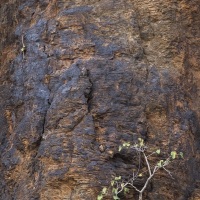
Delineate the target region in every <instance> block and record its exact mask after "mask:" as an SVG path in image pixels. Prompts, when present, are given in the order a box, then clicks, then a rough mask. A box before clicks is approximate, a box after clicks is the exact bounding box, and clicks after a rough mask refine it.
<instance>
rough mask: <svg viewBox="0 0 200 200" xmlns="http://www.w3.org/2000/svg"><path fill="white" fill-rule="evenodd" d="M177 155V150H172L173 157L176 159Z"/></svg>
mask: <svg viewBox="0 0 200 200" xmlns="http://www.w3.org/2000/svg"><path fill="white" fill-rule="evenodd" d="M176 155H177V153H176V151H172V152H171V157H172V159H175V158H176Z"/></svg>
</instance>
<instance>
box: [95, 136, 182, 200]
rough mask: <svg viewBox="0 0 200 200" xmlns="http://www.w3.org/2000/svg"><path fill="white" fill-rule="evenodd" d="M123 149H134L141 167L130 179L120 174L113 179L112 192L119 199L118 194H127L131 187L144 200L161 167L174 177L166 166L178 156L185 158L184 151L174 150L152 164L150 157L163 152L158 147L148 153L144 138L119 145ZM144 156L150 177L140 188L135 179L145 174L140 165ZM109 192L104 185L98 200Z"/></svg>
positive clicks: (115, 198)
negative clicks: (123, 178)
mask: <svg viewBox="0 0 200 200" xmlns="http://www.w3.org/2000/svg"><path fill="white" fill-rule="evenodd" d="M122 149H132V150H134V151H135V152H136V153H137V155H138V158H139V159H138V160H139V163H138V164H139V167H138V170H137V172H136V173H134V172H133V174H132V175H131V178H130V179H129V180H122V177H121V176H118V177H115V178H114V179H113V180H112V181H111V187H112V193H113V199H114V200H119V199H120V198H119V197H118V195H119V194H120V193H121V192H124V193H125V194H126V193H127V192H129V188H134V189H135V190H136V191H137V192H138V193H139V200H142V196H143V193H144V191H145V189H146V188H147V185H148V183H149V182H150V180H151V179H152V178H153V177H154V175H155V174H156V172H157V171H158V170H160V169H163V170H165V171H166V172H167V173H168V174H169V176H170V177H171V178H173V177H172V174H171V172H170V171H169V170H168V169H166V166H167V165H169V164H170V163H171V161H172V160H174V159H175V158H177V157H178V156H180V157H181V158H183V153H182V152H180V153H179V154H178V153H177V152H176V151H172V152H171V153H170V155H169V156H168V157H167V158H166V159H165V160H159V161H158V162H156V163H155V164H154V165H153V166H151V165H150V161H149V157H150V156H152V155H153V154H157V155H158V154H160V153H161V151H160V149H157V150H155V151H153V152H152V153H150V154H149V155H147V149H148V147H147V146H146V145H145V144H144V140H143V139H141V138H139V139H138V143H135V144H134V145H131V144H130V143H129V142H125V143H123V144H122V146H119V152H120V151H121V150H122ZM142 157H143V158H144V160H145V165H146V167H147V171H148V178H147V179H146V181H145V183H144V185H143V187H142V188H141V189H139V188H138V187H136V184H135V181H136V180H137V179H138V177H142V176H143V172H142V173H141V167H140V166H141V158H142ZM107 192H108V189H107V188H106V187H104V188H103V189H102V191H101V192H100V194H99V195H98V197H97V200H102V199H103V197H104V196H105V195H106V194H107Z"/></svg>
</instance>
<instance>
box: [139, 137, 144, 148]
mask: <svg viewBox="0 0 200 200" xmlns="http://www.w3.org/2000/svg"><path fill="white" fill-rule="evenodd" d="M138 140H139V145H140V147H143V146H144V140H143V139H142V138H138Z"/></svg>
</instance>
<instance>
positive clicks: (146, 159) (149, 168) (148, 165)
mask: <svg viewBox="0 0 200 200" xmlns="http://www.w3.org/2000/svg"><path fill="white" fill-rule="evenodd" d="M143 155H144V158H145V161H146V164H147V167H148V170H149V176H151V175H152V173H151V167H150V164H149V161H148V158H147V156H146V154H145V153H144V152H143Z"/></svg>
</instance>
